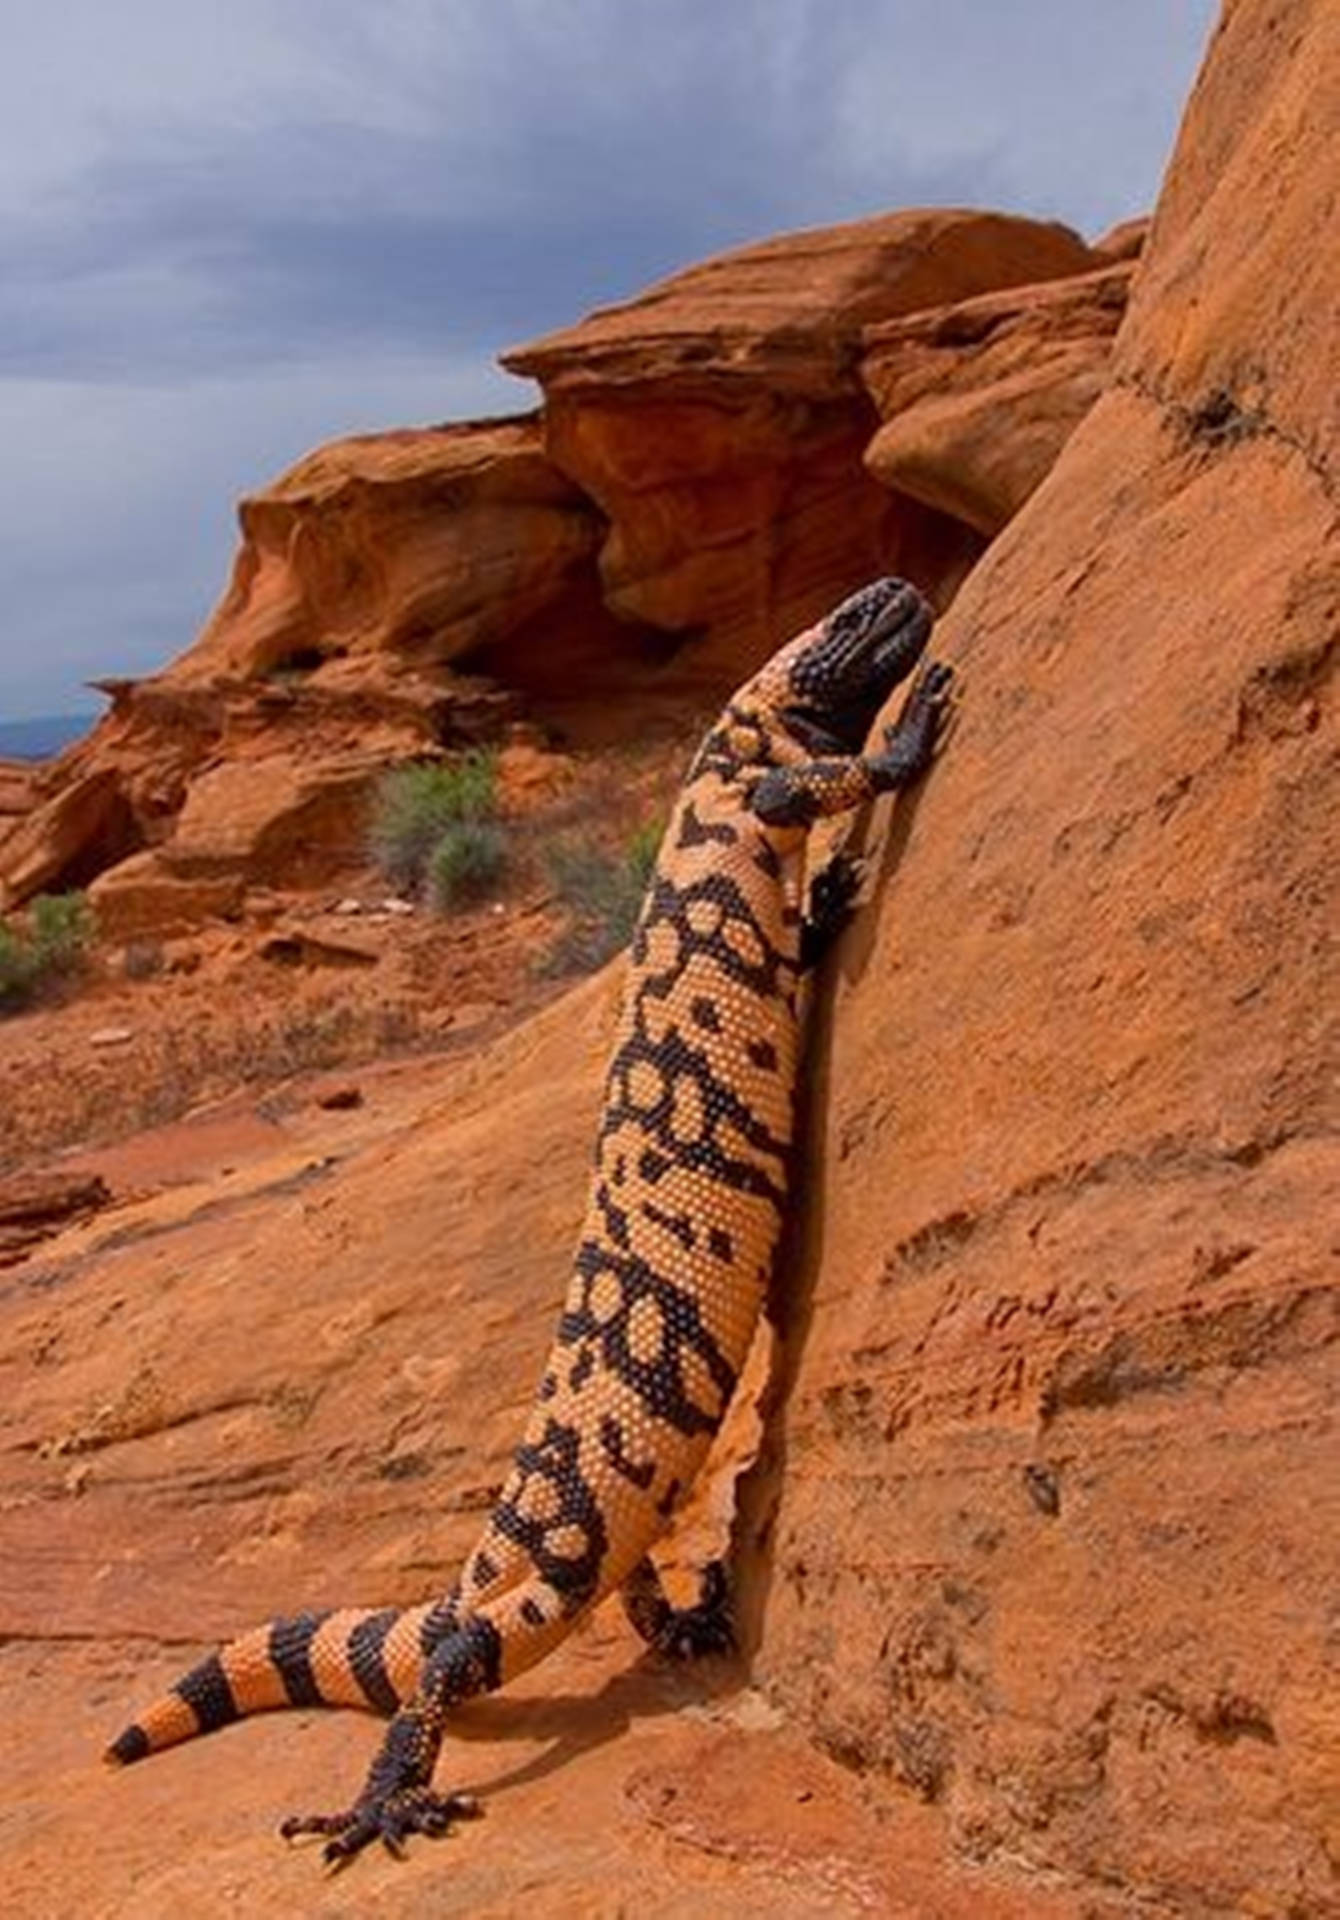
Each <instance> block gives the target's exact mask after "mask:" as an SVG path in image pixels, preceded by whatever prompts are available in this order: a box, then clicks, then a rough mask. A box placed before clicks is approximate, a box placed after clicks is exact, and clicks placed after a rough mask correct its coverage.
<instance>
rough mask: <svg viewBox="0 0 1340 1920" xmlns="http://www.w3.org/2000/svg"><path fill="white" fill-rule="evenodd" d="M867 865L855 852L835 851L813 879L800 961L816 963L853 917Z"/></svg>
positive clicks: (802, 926)
mask: <svg viewBox="0 0 1340 1920" xmlns="http://www.w3.org/2000/svg"><path fill="white" fill-rule="evenodd" d="M863 873H864V868H863V865H862V863H861V861H859V860H858V859H856V858H855V856H854V855H853V854H850V853H846V852H844V851H842V850H839V851H838V852H836V853H834V854H832V855H831V856H830V858H829V859H828V860H827V861H825V863H824V865H823V866H822V867H820V868H819V870H818V872H817V873H816V874H815V875H814V878H813V879H812V880H811V881H810V888H809V899H808V900H807V901H806V904H805V917H804V919H803V920H802V921H801V923H800V964H801V967H802V968H803V969H805V970H806V971H808V970H809V969H810V968H811V967H814V966H817V965H818V963H819V962H820V960H822V959H823V957H824V955H825V954H826V953H827V951H828V949H829V947H830V946H832V944H833V942H834V941H835V940H836V939H837V937H838V935H839V934H840V933H841V932H842V929H843V928H844V927H845V926H846V924H847V922H848V921H849V920H850V919H851V917H852V914H853V912H854V911H855V907H856V896H857V894H858V893H859V892H860V890H861V880H862V876H863Z"/></svg>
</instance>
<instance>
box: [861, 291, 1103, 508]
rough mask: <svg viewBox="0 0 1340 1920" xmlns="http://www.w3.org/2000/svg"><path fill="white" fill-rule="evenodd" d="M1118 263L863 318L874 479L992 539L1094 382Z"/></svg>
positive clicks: (1042, 472) (1092, 395)
mask: <svg viewBox="0 0 1340 1920" xmlns="http://www.w3.org/2000/svg"><path fill="white" fill-rule="evenodd" d="M1132 271H1133V267H1132V265H1131V264H1130V263H1128V262H1124V263H1122V264H1119V265H1116V266H1111V267H1106V268H1103V269H1101V270H1099V271H1097V272H1094V273H1083V274H1076V275H1074V276H1072V277H1071V278H1069V279H1065V280H1055V281H1050V282H1048V283H1046V284H1044V285H1042V286H1032V287H1011V288H1008V289H1007V290H1006V291H1005V292H1003V293H988V294H982V295H980V296H979V297H978V298H977V299H975V300H965V301H960V302H958V303H956V304H955V305H953V306H948V307H936V308H933V309H931V311H929V312H927V313H917V314H912V315H910V316H908V317H907V318H906V319H902V320H892V321H887V322H885V323H884V324H883V325H882V326H878V327H871V328H869V329H868V330H867V332H866V335H865V355H864V358H863V359H862V362H861V377H862V379H863V380H864V382H865V384H866V387H867V389H868V390H869V393H870V396H871V398H872V399H873V400H874V402H875V405H876V406H877V407H878V409H879V413H880V418H881V419H882V420H883V421H884V423H885V424H884V425H883V426H882V427H881V428H880V429H879V431H878V433H876V434H875V436H874V438H873V439H872V440H871V442H870V444H869V446H868V447H867V449H866V452H865V464H866V466H867V468H868V469H869V471H870V472H871V473H872V474H873V475H874V477H875V478H876V479H877V480H878V481H880V483H881V484H882V485H884V486H886V487H889V488H891V489H892V490H893V491H895V492H897V493H901V494H907V495H908V496H910V497H911V498H912V499H914V500H919V501H920V502H921V503H922V504H923V505H924V506H927V507H933V508H934V509H936V511H937V512H940V513H944V514H949V515H951V516H952V517H953V518H955V519H957V520H963V521H966V522H967V524H968V525H969V526H971V527H974V528H976V530H977V531H978V532H979V533H980V534H982V535H983V536H984V537H985V538H986V539H992V538H994V536H995V535H996V534H997V533H999V531H1000V529H1001V528H1002V527H1003V526H1004V525H1005V524H1006V522H1007V521H1008V520H1010V519H1011V518H1012V517H1013V516H1014V515H1015V514H1016V513H1017V512H1018V511H1019V508H1020V507H1021V506H1022V505H1023V504H1024V501H1025V500H1027V499H1028V497H1029V495H1030V494H1031V493H1032V492H1033V491H1034V489H1035V488H1036V487H1037V486H1038V485H1039V484H1040V483H1041V481H1042V480H1043V479H1044V478H1045V477H1046V475H1047V474H1048V473H1049V472H1050V471H1051V468H1052V467H1053V465H1054V464H1055V462H1056V459H1057V456H1058V455H1059V453H1060V451H1061V448H1062V447H1063V446H1064V445H1065V443H1066V441H1067V440H1068V439H1069V437H1070V435H1071V434H1072V433H1073V432H1074V430H1075V428H1076V427H1077V426H1078V424H1079V422H1080V421H1081V420H1082V419H1083V418H1084V416H1085V414H1086V413H1087V412H1088V411H1089V408H1090V407H1091V406H1092V405H1093V403H1094V401H1095V400H1096V399H1097V397H1098V395H1099V393H1100V392H1101V391H1102V388H1103V383H1104V381H1105V379H1106V377H1107V368H1108V362H1109V360H1110V358H1111V353H1112V341H1113V338H1114V336H1115V334H1116V331H1117V328H1118V326H1119V325H1120V324H1121V319H1122V316H1123V314H1124V313H1125V311H1126V299H1127V293H1128V290H1129V286H1130V279H1131V273H1132Z"/></svg>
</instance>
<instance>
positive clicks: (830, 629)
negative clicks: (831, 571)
mask: <svg viewBox="0 0 1340 1920" xmlns="http://www.w3.org/2000/svg"><path fill="white" fill-rule="evenodd" d="M934 617H935V616H934V614H933V613H932V611H931V609H930V607H929V606H928V605H927V603H926V601H925V600H924V599H923V598H922V596H921V595H920V594H919V593H918V592H917V590H916V588H915V587H914V586H912V585H911V584H910V583H909V582H908V581H906V580H897V579H894V578H892V577H890V578H886V579H883V580H872V581H871V582H870V584H869V586H865V587H862V588H861V589H860V590H859V591H858V592H856V593H853V594H851V595H849V597H848V598H847V599H846V600H844V601H843V602H842V603H841V605H840V606H837V607H835V608H834V609H833V611H832V613H830V614H829V615H828V617H827V618H826V619H824V620H821V621H820V622H819V624H818V626H817V627H816V628H815V629H814V634H813V637H812V638H811V639H809V640H808V641H807V642H806V643H805V644H804V645H803V646H801V647H800V648H799V649H798V651H797V652H796V654H795V655H794V657H793V658H792V660H791V662H790V681H791V687H790V691H791V695H792V703H791V704H790V705H789V706H788V707H787V708H786V718H787V720H788V722H790V723H791V724H792V725H793V726H794V727H795V730H796V732H797V733H799V734H801V736H802V737H806V736H814V735H818V736H821V737H822V738H824V739H825V740H827V741H830V742H831V743H832V744H833V745H835V746H840V747H842V748H844V749H845V750H846V751H848V752H849V753H859V752H860V750H861V747H862V745H863V744H864V742H865V738H866V735H867V734H868V733H869V731H870V727H871V724H872V722H873V721H874V718H875V715H876V714H877V713H878V712H879V710H880V708H881V707H882V706H883V704H884V702H885V700H886V699H887V698H888V696H889V694H890V693H891V692H892V690H893V689H894V687H896V686H897V684H898V682H899V681H900V680H902V679H905V678H906V676H907V675H908V674H909V673H910V672H911V671H912V668H913V667H914V666H915V665H916V663H917V660H918V659H919V657H920V655H921V652H922V649H923V648H924V647H925V645H926V642H927V640H928V639H929V637H930V631H931V623H932V621H933V619H934Z"/></svg>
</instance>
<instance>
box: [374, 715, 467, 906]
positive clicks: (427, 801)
mask: <svg viewBox="0 0 1340 1920" xmlns="http://www.w3.org/2000/svg"><path fill="white" fill-rule="evenodd" d="M496 784H497V756H496V754H494V753H491V752H489V751H488V750H487V749H483V748H480V749H476V750H473V751H471V752H470V753H465V754H462V755H461V756H460V758H459V759H457V760H433V761H424V762H420V763H419V764H417V765H414V766H407V767H393V768H392V769H391V771H390V772H389V773H386V774H384V775H383V776H382V779H381V780H380V781H379V783H378V786H377V793H376V797H375V800H374V802H373V811H372V822H371V825H370V827H369V830H368V852H369V855H370V857H371V859H372V860H373V862H374V864H375V865H376V866H377V868H378V869H379V870H380V872H381V873H383V874H384V875H385V877H386V878H387V880H389V881H390V883H391V885H392V886H393V887H398V888H400V889H401V890H402V891H405V892H408V891H410V890H411V889H413V888H415V887H418V886H421V885H422V883H423V881H424V878H425V875H426V873H427V870H428V862H429V857H430V855H431V854H432V852H433V849H434V848H435V847H436V846H437V844H438V842H439V840H441V838H442V836H443V835H444V834H445V833H446V832H447V830H448V828H451V827H456V826H460V825H462V824H465V823H468V822H473V821H483V820H487V819H488V818H489V817H490V816H491V815H492V813H493V809H494V804H495V788H496Z"/></svg>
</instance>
